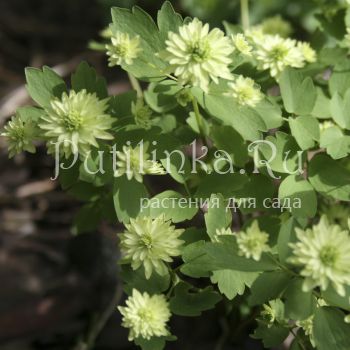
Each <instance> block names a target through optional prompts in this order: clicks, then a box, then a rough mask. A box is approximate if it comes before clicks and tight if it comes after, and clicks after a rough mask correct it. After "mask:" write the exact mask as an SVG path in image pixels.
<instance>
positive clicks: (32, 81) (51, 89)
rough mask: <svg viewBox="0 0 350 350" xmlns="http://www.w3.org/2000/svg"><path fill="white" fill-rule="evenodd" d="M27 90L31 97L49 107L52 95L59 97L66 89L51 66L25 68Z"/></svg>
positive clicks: (39, 103) (41, 104)
mask: <svg viewBox="0 0 350 350" xmlns="http://www.w3.org/2000/svg"><path fill="white" fill-rule="evenodd" d="M25 74H26V79H27V85H26V87H27V90H28V93H29V95H30V96H31V98H32V99H33V100H34V101H35V102H36V103H37V104H38V105H40V106H42V107H50V102H51V100H52V99H53V98H54V97H58V98H61V96H62V94H63V92H65V91H66V90H67V88H66V84H65V82H64V81H63V79H62V78H61V77H60V76H59V75H58V74H56V73H55V72H54V71H53V70H52V69H51V68H49V67H47V66H44V67H43V69H42V70H41V69H36V68H26V70H25Z"/></svg>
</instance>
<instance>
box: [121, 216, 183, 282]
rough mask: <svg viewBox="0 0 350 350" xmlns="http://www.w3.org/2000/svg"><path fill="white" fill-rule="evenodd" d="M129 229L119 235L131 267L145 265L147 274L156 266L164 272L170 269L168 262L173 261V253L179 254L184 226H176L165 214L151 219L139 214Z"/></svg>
mask: <svg viewBox="0 0 350 350" xmlns="http://www.w3.org/2000/svg"><path fill="white" fill-rule="evenodd" d="M125 227H126V231H125V232H124V233H122V234H121V235H120V249H121V252H122V254H123V256H124V257H125V259H126V260H131V267H132V268H133V269H134V270H136V269H138V268H139V267H140V266H143V267H144V268H145V275H146V278H147V279H148V278H150V277H151V275H152V272H153V270H155V271H156V272H157V273H158V274H160V275H164V274H165V273H166V272H167V271H168V269H167V266H166V264H165V262H172V261H173V260H172V257H173V256H178V255H180V246H181V245H182V243H183V241H181V240H179V237H180V236H181V234H182V233H183V230H181V229H176V228H175V226H173V225H172V224H171V221H166V220H165V217H164V215H161V216H159V217H157V218H156V219H152V218H150V217H145V216H139V217H137V218H136V219H130V224H126V225H125Z"/></svg>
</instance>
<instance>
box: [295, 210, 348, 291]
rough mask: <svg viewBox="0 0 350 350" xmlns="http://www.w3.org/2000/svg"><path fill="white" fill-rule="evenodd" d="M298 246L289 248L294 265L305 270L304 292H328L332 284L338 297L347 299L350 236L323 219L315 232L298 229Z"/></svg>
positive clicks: (323, 217)
mask: <svg viewBox="0 0 350 350" xmlns="http://www.w3.org/2000/svg"><path fill="white" fill-rule="evenodd" d="M296 234H297V237H298V242H297V243H293V244H290V246H291V247H292V248H293V254H294V255H293V256H292V257H291V258H290V259H289V261H290V262H291V263H292V264H295V265H298V266H301V267H302V270H301V272H300V274H301V275H302V276H304V277H305V280H304V284H303V289H304V290H305V291H309V290H311V289H313V288H315V287H320V288H321V290H326V289H327V288H328V286H329V285H330V284H332V285H333V287H334V288H335V290H336V291H337V293H338V294H339V295H341V296H345V288H344V286H345V285H350V236H349V232H348V231H346V230H343V229H342V228H341V227H340V226H338V225H330V224H329V223H328V220H327V218H326V216H322V218H321V220H320V222H319V224H318V225H315V226H313V228H312V229H307V230H305V231H304V230H301V229H299V228H296Z"/></svg>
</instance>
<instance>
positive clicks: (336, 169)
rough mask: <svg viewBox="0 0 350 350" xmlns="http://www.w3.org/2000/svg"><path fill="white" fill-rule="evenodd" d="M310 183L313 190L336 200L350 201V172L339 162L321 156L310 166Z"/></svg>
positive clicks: (312, 161) (315, 158) (313, 159)
mask: <svg viewBox="0 0 350 350" xmlns="http://www.w3.org/2000/svg"><path fill="white" fill-rule="evenodd" d="M308 174H309V181H310V183H311V185H312V186H313V188H314V189H315V190H316V191H317V192H319V193H321V194H323V195H325V196H330V197H332V198H334V199H338V200H343V201H349V200H350V171H349V170H347V169H346V168H344V167H343V166H342V165H340V164H339V163H338V162H337V161H335V160H333V159H331V158H329V157H328V156H326V155H323V154H319V155H316V156H315V157H314V158H312V160H311V162H310V164H309V170H308Z"/></svg>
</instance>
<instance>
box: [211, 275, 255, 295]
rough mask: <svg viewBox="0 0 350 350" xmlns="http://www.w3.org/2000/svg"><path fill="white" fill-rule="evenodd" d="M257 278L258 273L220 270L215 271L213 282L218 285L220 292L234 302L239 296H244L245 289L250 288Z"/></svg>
mask: <svg viewBox="0 0 350 350" xmlns="http://www.w3.org/2000/svg"><path fill="white" fill-rule="evenodd" d="M257 277H258V273H257V272H242V271H235V270H219V271H214V273H213V276H212V277H211V282H212V283H217V285H218V288H219V290H220V292H221V293H222V294H224V295H225V296H226V298H227V299H229V300H232V299H233V298H235V297H236V296H237V295H243V293H244V290H245V288H246V287H249V288H250V287H251V285H252V283H253V282H254V281H255V279H256V278H257Z"/></svg>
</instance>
